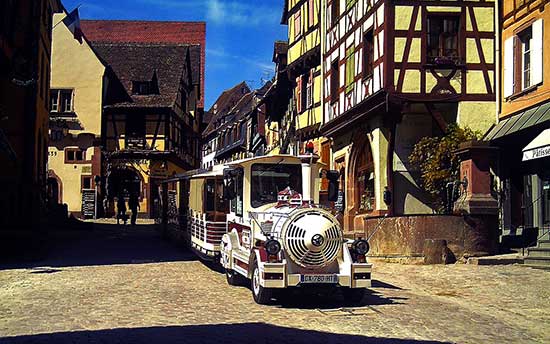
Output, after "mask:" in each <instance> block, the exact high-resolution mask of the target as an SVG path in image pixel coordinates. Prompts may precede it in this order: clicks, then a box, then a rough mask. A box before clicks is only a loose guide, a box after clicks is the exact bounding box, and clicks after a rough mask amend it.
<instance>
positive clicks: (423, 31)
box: [320, 0, 495, 230]
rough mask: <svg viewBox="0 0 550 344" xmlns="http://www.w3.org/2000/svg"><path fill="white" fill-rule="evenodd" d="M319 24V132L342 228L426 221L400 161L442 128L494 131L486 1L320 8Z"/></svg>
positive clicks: (424, 200)
mask: <svg viewBox="0 0 550 344" xmlns="http://www.w3.org/2000/svg"><path fill="white" fill-rule="evenodd" d="M324 17H325V20H326V29H325V32H324V34H325V38H324V43H325V44H324V45H323V86H324V92H323V94H324V99H323V107H324V112H323V114H324V121H323V126H322V127H321V128H320V130H321V133H322V134H323V135H325V136H327V137H330V138H332V139H333V166H332V167H333V168H336V169H338V170H341V171H342V183H341V185H343V188H342V193H343V197H342V200H343V202H344V215H345V216H344V218H345V225H346V228H347V229H348V230H349V229H353V228H355V227H360V226H362V223H363V218H364V217H368V216H376V215H381V214H384V213H388V212H389V213H391V214H394V215H401V214H422V213H431V212H433V209H432V205H431V203H430V200H429V197H427V195H426V194H425V193H424V192H423V191H422V190H421V188H420V187H419V182H418V177H419V171H417V170H416V169H415V167H414V166H411V165H410V164H409V162H408V156H409V154H410V153H411V151H412V148H413V146H414V144H415V143H417V142H418V141H419V139H420V138H421V137H424V136H433V135H440V134H442V133H443V132H444V131H445V129H446V127H447V125H448V124H450V123H458V124H459V125H461V126H469V127H471V128H473V129H475V130H481V131H485V130H487V129H488V128H489V127H490V126H491V124H492V123H493V122H494V120H495V111H494V99H495V90H494V89H495V85H494V64H495V57H494V53H493V51H494V2H493V1H438V0H430V1H425V0H424V1H422V0H414V1H404V0H329V1H327V2H326V7H325V10H324ZM385 191H386V194H387V195H388V192H390V193H392V195H393V197H392V199H393V201H392V202H388V201H389V198H386V202H384V192H385Z"/></svg>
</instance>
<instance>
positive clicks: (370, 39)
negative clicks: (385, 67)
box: [363, 29, 374, 78]
mask: <svg viewBox="0 0 550 344" xmlns="http://www.w3.org/2000/svg"><path fill="white" fill-rule="evenodd" d="M373 65H374V34H373V30H372V29H370V30H369V31H367V32H366V33H365V36H364V37H363V77H365V78H368V77H370V76H372V73H373V70H374V68H373V67H374V66H373Z"/></svg>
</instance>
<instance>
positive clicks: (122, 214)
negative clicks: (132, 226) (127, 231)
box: [116, 194, 128, 225]
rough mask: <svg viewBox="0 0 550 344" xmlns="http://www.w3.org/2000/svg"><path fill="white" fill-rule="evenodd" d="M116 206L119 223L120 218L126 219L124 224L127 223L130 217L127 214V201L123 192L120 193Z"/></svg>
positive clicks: (118, 221)
mask: <svg viewBox="0 0 550 344" xmlns="http://www.w3.org/2000/svg"><path fill="white" fill-rule="evenodd" d="M116 208H117V216H116V223H117V225H119V224H120V220H122V221H124V224H126V221H128V218H127V216H126V201H125V200H124V196H123V195H122V194H120V195H118V197H117V202H116Z"/></svg>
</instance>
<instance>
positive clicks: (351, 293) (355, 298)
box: [342, 288, 366, 305]
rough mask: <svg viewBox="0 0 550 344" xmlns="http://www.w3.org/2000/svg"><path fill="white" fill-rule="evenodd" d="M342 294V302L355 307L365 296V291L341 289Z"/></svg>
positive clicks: (361, 289)
mask: <svg viewBox="0 0 550 344" xmlns="http://www.w3.org/2000/svg"><path fill="white" fill-rule="evenodd" d="M342 294H343V295H344V300H345V301H346V303H349V304H350V305H357V304H358V303H360V302H361V301H362V300H363V298H364V297H365V294H366V289H364V288H342Z"/></svg>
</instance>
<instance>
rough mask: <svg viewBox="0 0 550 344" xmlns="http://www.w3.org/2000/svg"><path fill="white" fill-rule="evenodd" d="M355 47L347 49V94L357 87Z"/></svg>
mask: <svg viewBox="0 0 550 344" xmlns="http://www.w3.org/2000/svg"><path fill="white" fill-rule="evenodd" d="M354 52H355V47H354V46H351V47H349V48H347V49H346V93H348V92H350V91H351V90H353V86H354V85H355V83H354V79H355V55H354Z"/></svg>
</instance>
